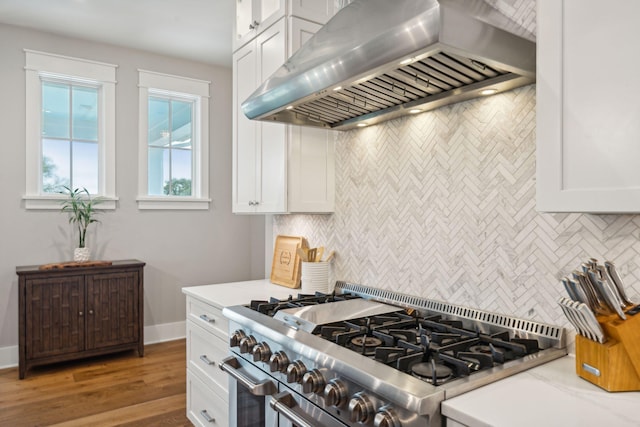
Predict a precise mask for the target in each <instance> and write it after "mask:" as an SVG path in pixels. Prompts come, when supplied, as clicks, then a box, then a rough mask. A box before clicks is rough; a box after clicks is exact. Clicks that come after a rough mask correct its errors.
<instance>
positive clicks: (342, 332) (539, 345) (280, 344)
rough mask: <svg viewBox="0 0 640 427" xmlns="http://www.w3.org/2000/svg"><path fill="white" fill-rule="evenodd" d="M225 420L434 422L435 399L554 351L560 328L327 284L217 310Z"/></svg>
mask: <svg viewBox="0 0 640 427" xmlns="http://www.w3.org/2000/svg"><path fill="white" fill-rule="evenodd" d="M223 314H224V316H225V317H227V318H228V319H229V325H230V337H231V339H230V347H231V352H232V356H230V357H229V358H227V359H225V360H224V361H223V363H222V364H221V369H223V370H224V371H226V372H227V373H228V374H229V376H230V378H231V381H230V399H229V404H230V417H231V424H232V426H236V427H247V426H260V427H263V426H267V427H274V426H297V427H342V426H362V425H365V426H375V427H416V426H422V427H425V426H429V427H431V426H441V425H442V423H443V421H442V417H441V415H440V403H441V402H442V401H443V400H444V399H448V398H451V397H454V396H457V395H460V394H462V393H465V392H467V391H469V390H473V389H475V388H478V387H480V386H482V385H485V384H488V383H491V382H494V381H497V380H499V379H502V378H504V377H507V376H509V375H513V374H515V373H517V372H521V371H523V370H525V369H529V368H531V367H534V366H537V365H540V364H542V363H545V362H548V361H551V360H553V359H556V358H558V357H561V356H564V355H565V354H566V348H565V335H564V330H563V329H562V328H559V327H556V326H551V325H546V324H542V323H537V322H533V321H530V320H524V319H517V318H514V317H510V316H505V315H501V314H496V313H490V312H486V311H482V310H477V309H473V308H468V307H463V306H457V305H453V304H448V303H444V302H438V301H433V300H429V299H424V298H419V297H413V296H408V295H404V294H399V293H395V292H390V291H384V290H381V289H376V288H370V287H366V286H362V285H356V284H350V283H345V282H337V283H336V287H335V291H334V293H333V294H331V295H325V294H316V295H297V296H295V297H293V296H292V297H290V298H289V299H288V300H271V301H253V302H252V303H251V305H250V306H233V307H228V308H225V309H224V310H223Z"/></svg>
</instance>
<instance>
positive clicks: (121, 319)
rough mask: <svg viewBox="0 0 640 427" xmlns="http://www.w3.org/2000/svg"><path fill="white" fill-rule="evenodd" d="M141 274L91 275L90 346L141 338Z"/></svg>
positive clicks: (89, 304)
mask: <svg viewBox="0 0 640 427" xmlns="http://www.w3.org/2000/svg"><path fill="white" fill-rule="evenodd" d="M138 280H139V278H138V273H137V272H121V273H108V274H95V275H90V276H87V278H86V281H87V349H94V348H101V347H108V346H112V345H119V344H126V343H131V342H136V341H138V305H137V303H136V302H137V301H138Z"/></svg>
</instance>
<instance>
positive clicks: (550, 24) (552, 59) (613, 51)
mask: <svg viewBox="0 0 640 427" xmlns="http://www.w3.org/2000/svg"><path fill="white" fill-rule="evenodd" d="M639 16H640V2H638V1H635V0H612V1H608V2H605V3H603V2H601V1H596V0H538V13H537V18H538V22H537V28H538V36H537V46H538V49H537V61H538V63H537V86H536V87H537V108H536V115H537V130H536V132H537V147H536V152H537V175H536V176H537V178H536V179H537V209H538V210H539V211H543V212H591V213H623V212H640V167H639V166H640V101H639V99H640V85H638V83H637V76H636V75H637V70H638V68H640V49H639V48H638V41H639V40H640V26H639V25H638V17H639Z"/></svg>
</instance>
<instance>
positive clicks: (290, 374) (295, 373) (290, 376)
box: [287, 360, 307, 383]
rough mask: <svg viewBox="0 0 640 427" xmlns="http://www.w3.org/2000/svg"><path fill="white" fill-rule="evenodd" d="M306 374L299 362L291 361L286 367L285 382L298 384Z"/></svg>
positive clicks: (305, 368) (302, 364)
mask: <svg viewBox="0 0 640 427" xmlns="http://www.w3.org/2000/svg"><path fill="white" fill-rule="evenodd" d="M306 373H307V367H306V366H304V363H302V361H300V360H296V361H293V362H291V363H290V364H289V366H287V382H288V383H300V382H302V377H303V376H304V374H306Z"/></svg>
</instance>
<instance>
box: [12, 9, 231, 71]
mask: <svg viewBox="0 0 640 427" xmlns="http://www.w3.org/2000/svg"><path fill="white" fill-rule="evenodd" d="M234 7H235V2H234V0H0V23H4V24H10V25H18V26H23V27H28V28H35V29H38V30H41V31H45V32H49V33H54V34H60V35H65V36H70V37H76V38H81V39H87V40H92V41H97V42H103V43H109V44H113V45H118V46H125V47H130V48H134V49H141V50H146V51H150V52H155V53H159V54H163V55H170V56H175V57H178V58H185V59H190V60H195V61H199V62H205V63H209V64H215V65H222V66H226V67H231V32H232V22H233V19H235V18H234V16H235V12H234Z"/></svg>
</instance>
